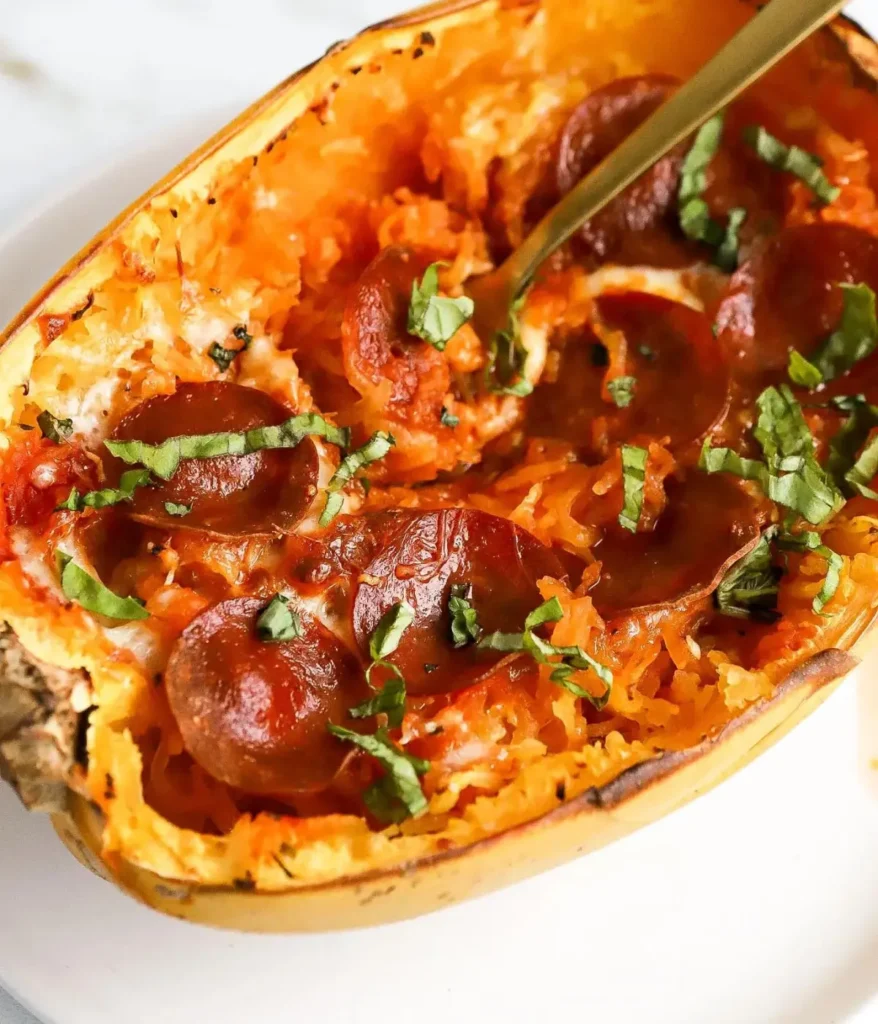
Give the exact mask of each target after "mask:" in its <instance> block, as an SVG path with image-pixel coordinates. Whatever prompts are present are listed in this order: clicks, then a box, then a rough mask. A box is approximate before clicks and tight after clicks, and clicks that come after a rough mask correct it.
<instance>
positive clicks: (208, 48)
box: [0, 0, 878, 1024]
mask: <svg viewBox="0 0 878 1024" xmlns="http://www.w3.org/2000/svg"><path fill="white" fill-rule="evenodd" d="M405 2H406V0H320V2H318V3H306V2H304V0H246V2H244V3H241V2H239V0H0V124H2V126H3V147H2V156H0V234H2V233H4V232H5V231H6V230H7V229H8V228H9V227H10V226H12V225H13V224H15V223H17V222H20V221H21V220H22V219H26V218H27V217H28V216H29V215H30V212H31V211H33V210H34V209H35V208H38V207H39V206H40V204H41V203H44V202H46V201H47V200H48V199H50V198H51V197H52V195H54V194H57V193H58V191H59V190H61V189H64V188H65V187H67V186H68V185H69V183H70V182H71V181H75V180H77V179H81V178H82V177H83V176H84V175H86V174H87V172H88V171H89V169H90V168H94V167H95V166H98V165H99V164H100V163H102V162H105V161H106V160H107V159H109V158H111V157H113V156H114V155H116V154H118V153H119V152H120V151H123V150H125V151H130V150H131V149H132V148H136V147H137V146H138V145H139V144H142V143H145V142H147V141H148V140H149V139H151V138H155V137H156V135H157V134H158V133H161V132H164V131H169V130H171V129H173V128H176V127H177V126H179V125H180V124H183V123H185V122H186V121H187V119H190V118H192V117H193V115H198V114H202V113H205V112H216V111H221V112H223V113H226V112H231V111H232V110H234V109H235V108H236V107H243V106H244V105H245V104H246V103H247V102H249V101H250V100H252V99H254V98H256V97H257V96H259V95H260V94H261V93H263V92H264V91H266V90H267V89H268V88H269V87H271V86H272V85H274V84H275V83H276V82H277V81H279V80H280V79H282V78H283V77H285V76H286V75H287V74H289V73H290V72H291V71H293V70H295V69H296V68H298V67H300V66H301V65H303V64H305V63H307V62H309V61H310V60H313V59H314V58H315V57H318V56H319V55H320V54H321V53H322V52H323V51H324V50H325V49H326V47H327V46H329V45H330V44H331V43H333V42H335V41H336V40H337V39H340V38H343V37H345V36H347V35H349V34H351V33H353V32H355V31H357V30H358V29H359V28H361V27H363V26H364V25H366V24H369V23H370V22H373V21H377V20H380V19H381V18H383V17H386V16H388V15H390V14H392V13H394V11H395V10H398V9H399V7H400V6H402V5H403V4H404V3H405ZM620 2H622V0H620ZM848 11H849V13H850V14H851V15H852V16H854V17H856V18H858V19H859V20H861V21H864V22H866V23H868V24H869V25H870V26H871V27H872V31H873V32H875V31H876V30H878V0H854V2H852V3H851V4H850V5H849V7H848ZM67 255H69V254H67V253H59V254H58V257H59V258H58V263H59V264H60V263H61V262H63V259H64V258H65V257H66V256H67ZM18 298H19V297H16V296H0V299H2V300H3V305H4V306H5V305H7V303H11V305H13V306H15V305H16V303H17V300H18ZM25 298H26V296H25V295H22V296H20V300H21V301H23V300H24V299H25ZM0 927H2V922H0ZM0 973H2V964H0ZM0 1024H35V1022H34V1018H33V1017H31V1016H30V1015H29V1014H27V1013H26V1012H25V1011H23V1010H21V1009H20V1008H19V1007H18V1006H17V1004H15V1003H14V1002H13V1001H12V1000H11V998H10V997H9V996H8V995H7V994H6V993H5V992H3V990H2V989H0Z"/></svg>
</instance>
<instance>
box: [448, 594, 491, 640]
mask: <svg viewBox="0 0 878 1024" xmlns="http://www.w3.org/2000/svg"><path fill="white" fill-rule="evenodd" d="M472 599H473V587H472V584H471V583H452V585H451V596H450V597H449V598H448V611H449V612H450V613H451V641H452V643H453V644H454V646H455V647H466V645H467V644H473V643H478V641H479V639H480V638H481V636H482V633H483V630H482V627H481V626H480V625H479V623H478V617H477V615H476V610H475V608H473V606H472Z"/></svg>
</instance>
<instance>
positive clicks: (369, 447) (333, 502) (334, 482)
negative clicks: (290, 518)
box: [320, 430, 396, 526]
mask: <svg viewBox="0 0 878 1024" xmlns="http://www.w3.org/2000/svg"><path fill="white" fill-rule="evenodd" d="M395 444H396V441H395V440H394V439H393V435H392V434H388V433H385V431H383V430H376V431H375V433H374V434H373V435H372V436H371V437H370V438H369V440H368V441H367V442H366V443H365V444H364V445H363V446H362V447H361V448H357V450H356V451H353V452H350V453H349V454H348V455H346V456H345V457H344V458H343V459H342V460H341V462H340V463H339V466H338V469H337V470H336V471H335V472H334V473H333V474H332V478H331V480H330V481H329V483H328V484H327V486H326V504H325V505H324V506H323V512H322V513H321V514H320V525H321V526H329V524H330V523H331V522H332V520H333V519H335V517H336V516H337V515H338V513H339V512H340V511H341V509H342V506H343V505H344V498H343V496H342V494H341V490H342V488H343V487H344V486H345V484H347V483H349V482H350V481H351V480H353V478H354V475H355V474H356V473H358V472H359V471H360V470H361V469H363V467H364V466H368V465H369V464H370V463H372V462H377V461H378V460H379V459H383V458H384V457H385V456H386V455H387V453H388V452H389V451H390V449H391V448H392V447H393V446H394V445H395Z"/></svg>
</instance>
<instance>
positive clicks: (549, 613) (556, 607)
mask: <svg viewBox="0 0 878 1024" xmlns="http://www.w3.org/2000/svg"><path fill="white" fill-rule="evenodd" d="M563 618H564V609H563V608H562V607H561V602H560V601H559V600H558V598H557V597H550V598H549V600H548V601H543V603H542V604H539V605H537V606H536V608H534V610H533V611H532V612H531V613H530V614H529V615H528V617H527V618H526V619H525V620H524V629H525V632H528V631H529V630H532V629H536V628H537V626H544V625H545V624H546V623H548V622H560V621H561V619H563Z"/></svg>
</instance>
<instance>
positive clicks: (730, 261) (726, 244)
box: [713, 206, 747, 274]
mask: <svg viewBox="0 0 878 1024" xmlns="http://www.w3.org/2000/svg"><path fill="white" fill-rule="evenodd" d="M746 219H747V211H746V210H745V209H744V207H743V206H735V207H733V208H732V209H731V210H729V217H728V220H727V221H726V229H725V232H724V234H723V237H722V240H721V241H720V243H719V244H718V245H717V247H716V252H715V253H714V257H713V261H714V263H715V264H716V265H717V266H718V267H719V268H720V270H722V271H725V273H727V274H731V273H732V271H734V270H735V269H737V266H738V249H739V248H740V245H741V240H740V238H739V237H738V232H739V231H740V230H741V225H742V224H743V223H744V221H745V220H746Z"/></svg>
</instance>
